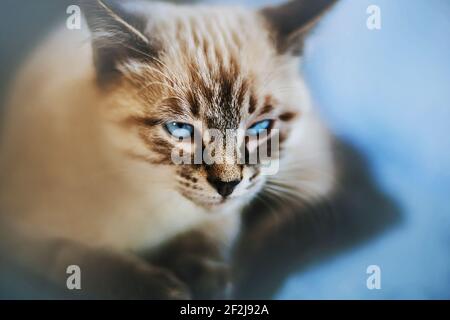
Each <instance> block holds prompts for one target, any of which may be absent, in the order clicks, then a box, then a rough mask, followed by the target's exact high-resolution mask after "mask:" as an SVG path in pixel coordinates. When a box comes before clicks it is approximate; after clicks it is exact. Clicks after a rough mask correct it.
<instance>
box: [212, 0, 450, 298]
mask: <svg viewBox="0 0 450 320" xmlns="http://www.w3.org/2000/svg"><path fill="white" fill-rule="evenodd" d="M213 2H220V1H213ZM235 2H236V3H238V1H235ZM248 2H251V3H252V4H254V5H258V6H260V5H262V4H271V3H276V2H277V1H248ZM278 2H279V1H278ZM372 4H374V5H378V6H379V7H380V9H381V18H382V28H381V30H376V31H371V30H369V29H368V28H367V27H366V20H367V18H368V14H367V13H366V9H367V7H368V6H369V5H372ZM304 72H305V76H306V78H307V80H308V83H309V85H310V88H311V90H312V93H313V96H314V99H315V101H316V102H317V106H318V108H319V110H320V112H321V113H322V115H323V117H324V118H325V119H326V121H327V122H328V124H329V126H330V127H331V128H332V129H333V131H334V132H335V133H336V134H337V135H338V136H340V137H342V138H344V139H345V140H347V141H348V142H350V143H351V144H353V145H354V146H356V148H357V149H358V150H359V151H361V152H362V153H363V154H364V155H365V156H366V157H367V158H368V161H369V164H370V166H371V169H372V171H373V172H374V175H375V179H376V181H377V183H378V185H379V186H380V187H381V188H382V189H383V190H384V191H385V192H387V193H388V194H390V195H391V196H392V197H393V198H394V200H395V201H396V202H397V204H398V205H399V207H400V209H401V210H402V211H403V215H404V217H403V219H402V220H403V221H402V223H401V224H400V225H399V226H398V227H397V228H395V229H393V230H392V231H390V232H388V233H386V234H384V235H383V236H381V237H379V238H377V239H376V240H373V241H371V242H370V243H368V244H366V245H364V246H361V247H358V248H356V249H352V250H350V251H347V252H346V253H343V254H340V255H338V257H337V258H334V259H332V260H331V261H330V259H328V260H326V261H325V262H324V263H322V264H321V265H319V266H318V265H314V267H311V268H310V269H309V270H306V272H305V271H302V272H301V273H300V274H296V275H293V276H291V277H290V279H289V280H288V281H287V282H286V284H285V285H284V286H283V288H282V289H281V290H280V292H279V293H278V295H277V297H278V298H280V299H347V298H355V299H381V298H382V299H409V298H412V299H431V298H435V299H436V298H446V299H449V298H450V1H448V0H427V1H425V0H378V1H375V0H371V1H366V0H343V1H341V2H340V3H339V4H338V5H337V6H336V8H335V9H334V10H333V11H332V12H331V13H330V14H329V15H328V16H327V17H326V18H325V19H324V20H323V21H322V23H321V24H320V25H319V27H318V28H317V29H316V30H315V32H314V33H313V35H312V36H311V37H310V38H309V39H308V41H307V45H306V51H305V63H304ZM361 214H363V213H361ZM372 264H375V265H378V266H380V268H381V290H368V289H367V287H366V279H367V277H368V275H367V274H366V268H367V266H369V265H372Z"/></svg>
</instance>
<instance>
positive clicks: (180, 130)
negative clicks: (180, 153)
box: [164, 121, 194, 139]
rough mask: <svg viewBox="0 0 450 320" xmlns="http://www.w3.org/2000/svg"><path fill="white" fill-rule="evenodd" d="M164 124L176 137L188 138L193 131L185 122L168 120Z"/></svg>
mask: <svg viewBox="0 0 450 320" xmlns="http://www.w3.org/2000/svg"><path fill="white" fill-rule="evenodd" d="M164 126H165V128H166V130H167V131H168V132H169V133H170V134H171V135H172V136H173V137H175V138H177V139H183V138H188V137H190V136H192V134H193V133H194V127H193V126H192V125H190V124H187V123H182V122H175V121H170V122H167V123H165V124H164Z"/></svg>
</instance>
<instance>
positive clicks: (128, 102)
mask: <svg viewBox="0 0 450 320" xmlns="http://www.w3.org/2000/svg"><path fill="white" fill-rule="evenodd" d="M299 2H302V3H305V1H299ZM309 2H311V1H309ZM319 2H320V1H319ZM328 2H329V1H328ZM87 3H88V5H86V6H85V10H86V16H87V21H88V23H89V25H90V28H91V30H92V31H93V39H94V42H93V48H94V59H95V65H96V68H97V77H98V81H99V85H100V86H101V87H102V88H103V90H105V92H108V94H109V95H110V101H112V103H111V104H112V105H113V106H111V107H109V108H110V110H107V111H108V112H109V114H110V118H111V119H113V123H114V124H115V125H117V127H118V128H120V129H121V130H122V131H123V132H122V134H123V135H127V137H128V138H127V139H125V140H124V141H126V143H124V144H123V145H122V146H121V147H122V149H123V151H124V152H125V154H126V155H127V157H129V158H130V159H132V160H137V161H144V162H146V163H148V165H149V170H150V167H151V169H152V170H154V168H155V167H157V166H164V167H165V168H170V169H169V172H170V173H169V175H171V176H170V177H167V178H168V179H170V180H172V181H175V183H174V184H173V188H175V189H176V190H177V191H178V192H179V193H181V194H182V195H183V196H184V197H186V198H188V199H189V200H191V201H193V202H194V203H195V204H197V205H199V206H202V207H207V208H210V207H217V206H223V205H224V204H226V203H231V202H236V201H241V202H242V201H248V200H250V199H252V198H253V197H254V196H255V194H256V193H257V192H259V191H260V190H261V189H262V188H263V186H264V183H265V180H266V177H267V176H266V174H265V172H267V171H265V167H266V164H267V163H263V160H271V161H272V162H271V163H272V164H273V163H278V161H279V159H280V158H282V157H283V153H284V150H283V146H284V144H285V143H286V142H287V141H288V140H289V139H291V132H292V130H293V129H295V127H296V126H299V125H301V121H302V120H301V119H302V112H303V111H304V110H303V108H302V100H303V99H304V97H303V96H302V91H303V87H302V85H301V79H300V76H299V75H298V61H299V59H298V53H299V52H300V50H299V49H300V46H299V45H298V42H299V41H298V40H299V39H298V38H299V37H300V36H301V35H302V34H303V32H300V31H301V30H302V29H301V26H302V25H305V24H306V22H309V21H310V20H312V19H313V18H314V17H315V16H316V15H317V14H318V13H320V12H321V11H322V10H323V9H324V7H325V6H324V5H323V4H322V7H320V6H319V7H318V8H316V9H315V10H314V11H313V12H312V13H310V16H308V17H307V18H303V20H302V19H299V14H298V12H297V13H296V15H295V16H294V18H296V19H297V20H300V21H297V23H298V24H299V25H295V26H292V25H291V26H290V27H289V26H286V25H285V24H281V25H277V24H279V23H280V20H286V19H287V18H289V17H291V15H292V14H293V13H295V12H294V11H293V10H292V9H293V8H291V10H286V7H285V6H283V7H280V8H276V9H275V8H270V9H264V10H261V11H251V10H246V9H242V8H218V7H201V6H174V5H169V4H161V3H148V2H142V1H140V2H136V1H133V2H126V3H125V4H122V5H120V6H118V5H115V4H111V3H109V2H108V4H106V3H105V2H102V1H97V2H95V1H94V2H92V1H87ZM295 3H296V2H294V4H295ZM288 9H289V8H288ZM297 9H298V8H297ZM300 9H301V10H300V11H302V12H303V11H304V10H305V7H304V5H303V6H300ZM297 11H298V10H297ZM283 12H284V16H283ZM291 18H292V17H291ZM286 21H287V20H286ZM286 21H285V22H286ZM283 28H284V29H283ZM299 30H300V31H299ZM262 151H263V152H262ZM264 157H265V158H264ZM263 158H264V159H263ZM270 174H277V172H276V170H275V171H273V170H272V171H270Z"/></svg>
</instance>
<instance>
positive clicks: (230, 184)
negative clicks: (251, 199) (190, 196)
mask: <svg viewBox="0 0 450 320" xmlns="http://www.w3.org/2000/svg"><path fill="white" fill-rule="evenodd" d="M208 182H209V183H210V184H211V185H212V186H213V187H214V189H216V190H217V192H218V193H219V194H220V195H221V196H222V197H224V198H226V197H228V196H229V195H230V194H232V193H233V191H234V188H236V186H237V185H238V184H239V183H240V182H241V180H234V181H222V180H219V179H211V178H208Z"/></svg>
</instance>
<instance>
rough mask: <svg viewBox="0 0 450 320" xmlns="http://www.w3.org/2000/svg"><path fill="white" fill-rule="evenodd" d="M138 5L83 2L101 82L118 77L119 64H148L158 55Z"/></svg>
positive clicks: (110, 0) (116, 1)
mask: <svg viewBox="0 0 450 320" xmlns="http://www.w3.org/2000/svg"><path fill="white" fill-rule="evenodd" d="M138 4H139V1H119V0H80V6H81V9H82V11H83V14H84V16H85V18H86V21H87V24H88V26H89V29H90V30H91V34H92V48H93V53H94V63H95V67H96V69H97V76H98V78H99V80H100V82H103V81H108V80H110V79H112V78H114V77H115V76H116V75H117V74H119V73H120V71H119V69H118V65H119V64H120V62H122V61H125V60H128V59H134V60H144V61H146V60H149V59H151V58H152V57H154V56H156V55H157V53H158V51H159V46H158V42H157V41H156V39H149V38H148V37H147V36H146V35H145V34H144V32H145V29H146V26H147V19H146V18H145V16H144V15H143V14H142V13H139V9H140V7H139V6H138ZM140 4H142V2H141V3H140Z"/></svg>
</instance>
